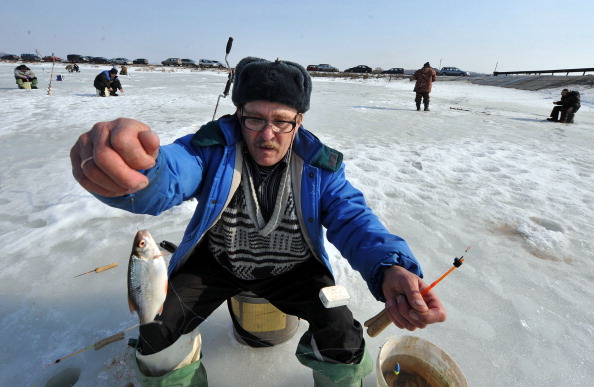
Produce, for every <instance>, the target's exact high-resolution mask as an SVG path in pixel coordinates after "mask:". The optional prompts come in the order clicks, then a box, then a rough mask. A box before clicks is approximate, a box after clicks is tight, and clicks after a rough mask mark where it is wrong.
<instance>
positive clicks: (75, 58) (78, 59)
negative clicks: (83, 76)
mask: <svg viewBox="0 0 594 387" xmlns="http://www.w3.org/2000/svg"><path fill="white" fill-rule="evenodd" d="M66 59H67V60H68V62H72V63H84V62H88V60H86V58H85V57H84V56H82V55H78V54H68V55H66Z"/></svg>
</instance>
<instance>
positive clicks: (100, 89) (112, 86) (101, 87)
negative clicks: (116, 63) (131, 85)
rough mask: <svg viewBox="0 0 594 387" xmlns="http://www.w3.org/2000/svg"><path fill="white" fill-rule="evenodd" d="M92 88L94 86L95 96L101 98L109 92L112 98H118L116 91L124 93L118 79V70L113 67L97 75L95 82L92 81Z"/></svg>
mask: <svg viewBox="0 0 594 387" xmlns="http://www.w3.org/2000/svg"><path fill="white" fill-rule="evenodd" d="M93 86H95V89H97V94H98V95H99V96H101V97H107V94H105V93H106V92H109V95H111V96H114V97H117V96H118V93H116V91H117V90H119V91H120V92H121V93H123V92H124V89H123V88H122V84H121V83H120V80H119V79H118V70H117V69H116V68H115V67H114V68H112V69H111V70H105V71H102V72H100V73H99V74H97V76H96V77H95V81H93Z"/></svg>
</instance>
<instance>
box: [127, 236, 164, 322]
mask: <svg viewBox="0 0 594 387" xmlns="http://www.w3.org/2000/svg"><path fill="white" fill-rule="evenodd" d="M167 284H168V277H167V265H166V264H165V259H164V258H163V254H162V253H161V250H160V249H159V246H158V245H157V243H156V242H155V240H154V239H153V237H152V236H151V233H150V232H149V231H148V230H140V231H138V232H137V233H136V236H135V237H134V245H133V246H132V253H131V254H130V261H129V263H128V304H129V306H130V313H134V312H135V311H136V313H137V314H138V317H139V318H140V324H149V323H152V322H155V317H156V316H157V315H158V314H159V315H160V314H161V313H162V312H163V303H164V302H165V297H166V296H167Z"/></svg>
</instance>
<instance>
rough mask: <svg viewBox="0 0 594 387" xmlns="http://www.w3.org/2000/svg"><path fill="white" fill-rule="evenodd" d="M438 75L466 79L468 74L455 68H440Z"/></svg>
mask: <svg viewBox="0 0 594 387" xmlns="http://www.w3.org/2000/svg"><path fill="white" fill-rule="evenodd" d="M439 75H457V76H460V77H468V76H470V73H469V72H468V71H464V70H460V69H459V68H457V67H442V68H441V70H439Z"/></svg>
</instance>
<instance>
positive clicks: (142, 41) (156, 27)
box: [0, 0, 594, 73]
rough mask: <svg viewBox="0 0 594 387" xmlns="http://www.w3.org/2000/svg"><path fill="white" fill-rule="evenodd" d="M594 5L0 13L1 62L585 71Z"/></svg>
mask: <svg viewBox="0 0 594 387" xmlns="http://www.w3.org/2000/svg"><path fill="white" fill-rule="evenodd" d="M593 24H594V1H592V0H573V1H568V2H562V1H551V0H540V1H537V0H530V1H521V0H516V1H509V0H503V1H497V2H492V1H485V2H483V1H480V0H475V1H466V0H461V1H460V0H459V1H425V2H422V1H397V0H390V1H387V0H386V1H384V0H380V1H361V0H359V1H352V0H342V1H332V0H329V1H324V0H317V1H309V0H302V1H294V2H284V1H282V0H252V1H249V0H245V1H239V0H233V1H225V0H217V1H213V0H194V1H186V0H177V1H153V0H144V1H140V0H121V1H117V2H116V1H103V2H100V1H86V0H79V1H66V0H53V1H47V0H45V1H41V0H23V1H10V2H8V1H5V2H3V4H2V5H1V6H0V52H4V53H8V54H17V55H19V54H21V53H28V52H35V50H36V49H37V50H39V52H40V53H41V54H43V55H49V54H51V53H52V52H54V53H55V55H57V56H60V57H63V58H65V57H66V55H67V54H81V55H90V56H105V57H107V58H114V57H127V58H129V59H131V60H132V59H135V58H147V59H148V60H149V61H150V62H151V63H158V62H160V61H162V60H164V59H166V58H168V57H182V58H191V59H194V60H198V59H201V58H205V59H216V60H220V61H223V59H224V56H225V45H226V43H227V38H228V37H229V36H232V37H233V38H234V44H233V49H232V51H231V54H230V55H229V62H230V64H231V65H235V64H236V63H237V62H238V61H239V60H240V59H241V58H243V57H245V56H248V55H252V56H260V57H263V58H266V59H275V58H277V57H279V58H281V59H286V60H292V61H295V62H298V63H300V64H302V65H304V66H307V65H308V64H318V63H329V64H331V65H334V66H336V67H338V68H340V69H341V70H344V69H345V68H347V67H352V66H355V65H359V64H366V65H368V66H371V67H372V68H376V67H381V68H384V69H387V68H390V67H404V68H406V69H415V68H419V67H421V66H422V65H423V63H425V62H426V61H430V62H431V64H432V66H433V67H439V66H440V62H441V66H456V67H460V68H462V69H464V70H467V71H475V72H486V73H490V72H492V71H493V70H494V69H495V66H496V64H497V63H498V65H497V70H499V71H511V70H537V69H555V68H579V67H594V51H593V50H592V47H593V46H594V44H593V42H594V27H593Z"/></svg>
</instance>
